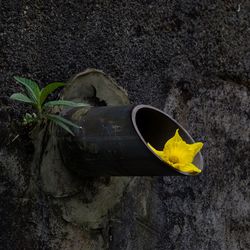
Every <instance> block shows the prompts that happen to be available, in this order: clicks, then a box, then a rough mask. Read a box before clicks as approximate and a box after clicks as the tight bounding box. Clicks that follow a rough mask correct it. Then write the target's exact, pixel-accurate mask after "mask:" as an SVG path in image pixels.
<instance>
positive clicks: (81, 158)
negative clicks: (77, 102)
mask: <svg viewBox="0 0 250 250" xmlns="http://www.w3.org/2000/svg"><path fill="white" fill-rule="evenodd" d="M79 114H80V115H79ZM81 114H82V115H81ZM66 116H67V118H70V119H72V120H74V121H75V122H76V123H78V124H79V125H80V126H81V127H82V129H79V130H75V131H74V132H75V136H74V137H73V136H71V135H69V134H67V133H66V132H64V131H63V130H60V131H59V132H58V145H59V149H60V153H61V157H62V159H63V162H64V164H65V166H66V167H67V168H69V169H71V170H72V171H73V172H75V173H77V174H78V175H79V176H157V175H158V176H168V175H183V174H184V175H189V174H185V173H181V172H180V171H177V170H175V169H173V168H172V167H171V166H169V165H167V164H166V163H164V162H163V161H162V160H161V159H160V158H159V157H158V156H156V155H155V154H154V153H153V152H152V151H151V150H150V149H149V148H148V146H147V142H149V143H150V144H151V145H154V147H155V148H159V149H161V148H163V146H164V144H165V142H166V141H167V140H168V139H170V138H171V137H172V136H173V135H174V133H175V131H176V129H177V128H179V133H180V135H181V136H182V138H183V139H184V140H185V141H186V142H187V143H193V142H194V140H193V139H192V137H191V136H190V135H189V134H188V132H187V131H186V130H185V129H184V128H182V126H181V125H180V124H178V123H177V122H176V121H175V120H174V119H172V118H171V117H169V116H168V115H166V114H165V113H164V112H162V111H160V110H159V109H156V108H154V107H152V106H148V105H138V106H132V105H126V106H104V107H94V108H91V109H89V111H88V112H87V113H85V112H83V111H81V110H79V109H78V110H69V111H68V112H67V114H66ZM194 164H195V165H196V166H197V167H198V168H200V169H203V159H202V155H201V154H200V153H198V154H197V156H196V157H195V159H194Z"/></svg>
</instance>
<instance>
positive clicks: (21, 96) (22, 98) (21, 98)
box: [10, 93, 35, 104]
mask: <svg viewBox="0 0 250 250" xmlns="http://www.w3.org/2000/svg"><path fill="white" fill-rule="evenodd" d="M10 99H12V100H16V101H19V102H26V103H32V104H35V103H34V101H32V100H31V99H30V98H29V97H28V96H26V95H24V94H22V93H15V94H13V95H11V97H10Z"/></svg>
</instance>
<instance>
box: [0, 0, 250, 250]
mask: <svg viewBox="0 0 250 250" xmlns="http://www.w3.org/2000/svg"><path fill="white" fill-rule="evenodd" d="M249 27H250V3H249V1H240V0H239V1H237V0H236V1H222V0H220V1H209V0H202V1H193V0H185V1H179V0H178V1H176V0H175V1H163V0H159V1H150V0H140V1H139V0H138V1H136V0H135V1H125V0H121V1H97V0H96V1H94V0H93V1H80V0H78V1H76V0H75V1H74V0H70V1H53V0H50V1H41V0H34V1H17V0H13V1H1V2H0V50H1V56H0V84H1V94H0V105H1V106H0V109H1V111H0V119H1V120H0V121H1V122H0V128H1V132H0V134H1V143H0V144H1V145H0V146H1V148H0V218H1V219H0V249H6V250H7V249H19V250H20V249H98V250H99V249H105V248H109V249H115V250H116V249H127V250H130V249H131V250H133V249H143V250H151V249H159V250H163V249H190V250H195V249H197V250H198V249H223V250H224V249H232V250H234V249H241V250H243V249H250V176H249V175H250V170H249V164H250V163H249V152H250V147H249V145H250V144H249V140H250V138H249V137H250V131H249V129H250V128H249V123H250V118H249V114H250V110H249V109H250V97H249V86H250V79H249V74H250V44H249V40H250V32H249ZM88 67H94V68H99V69H102V70H103V71H105V72H106V73H108V74H110V75H111V76H112V77H114V78H115V79H116V81H117V82H118V83H119V84H120V85H121V86H122V87H123V88H125V89H126V90H127V91H128V94H129V97H130V100H131V102H133V103H145V104H151V105H154V106H156V107H158V108H161V109H164V110H165V111H166V112H167V113H169V114H170V115H172V116H173V117H174V118H175V119H177V120H178V121H179V122H180V123H181V124H183V126H184V127H185V128H186V129H187V130H188V131H189V132H190V133H191V134H192V135H193V137H194V138H195V139H196V140H202V141H204V142H205V147H204V150H203V155H204V158H205V162H206V166H207V169H206V170H205V171H204V173H203V174H201V175H200V176H198V177H195V178H190V177H164V178H162V177H152V178H135V180H134V181H135V182H136V184H135V185H134V186H133V187H128V189H127V190H126V192H125V193H124V196H123V198H122V200H121V202H120V204H119V205H118V206H117V207H116V208H115V209H114V210H113V211H112V213H111V214H110V219H109V220H108V221H107V223H106V226H105V227H103V228H100V229H96V230H95V231H86V230H85V229H84V228H81V227H79V226H77V225H73V224H70V223H68V222H66V221H64V220H63V219H62V217H61V213H60V211H59V208H58V207H56V206H55V205H54V203H53V198H52V197H50V196H49V195H46V194H45V193H44V192H43V191H42V190H41V188H40V183H39V180H38V182H37V186H36V188H34V189H33V191H32V192H31V193H30V192H29V190H28V189H27V188H28V186H29V181H30V178H31V175H32V174H34V173H33V172H31V165H32V164H31V163H32V155H33V151H34V150H33V147H32V144H31V143H30V141H29V140H28V138H27V130H25V129H23V128H21V127H20V126H19V125H18V124H17V120H18V119H19V118H20V117H21V116H22V115H23V114H24V113H25V111H26V106H25V105H20V104H17V103H13V102H11V101H10V100H9V99H8V98H7V97H8V96H9V95H10V94H11V93H13V92H15V91H18V90H19V89H20V88H19V87H18V86H17V84H15V83H14V82H13V75H22V76H26V77H30V78H33V79H35V80H39V82H40V84H41V86H43V84H44V83H46V82H49V81H55V80H62V81H66V80H67V79H68V78H69V77H71V76H72V75H73V74H75V73H78V72H80V71H82V70H84V69H86V68H88Z"/></svg>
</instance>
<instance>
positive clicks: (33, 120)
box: [10, 76, 89, 135]
mask: <svg viewBox="0 0 250 250" xmlns="http://www.w3.org/2000/svg"><path fill="white" fill-rule="evenodd" d="M14 79H15V80H16V81H17V82H18V83H19V84H21V85H22V86H23V87H24V89H25V91H24V93H14V94H12V95H11V97H10V98H11V99H12V100H16V101H19V102H24V103H29V104H30V105H32V106H33V108H35V110H36V113H32V114H29V113H26V114H25V116H24V118H23V124H24V125H27V124H37V123H40V122H43V121H46V120H50V121H52V122H54V123H55V124H56V125H58V126H60V127H62V128H63V129H65V130H66V131H68V132H69V133H70V134H72V135H74V134H73V132H72V130H71V129H70V127H75V128H80V127H79V126H78V125H76V124H74V123H72V122H71V121H69V120H67V119H65V118H63V117H61V116H59V115H54V114H52V113H51V111H50V110H49V109H50V108H51V107H55V106H67V107H86V106H89V105H88V104H85V103H76V102H72V101H66V100H55V101H46V100H47V97H48V96H49V95H50V94H52V93H53V92H54V91H55V90H56V89H58V88H60V87H64V86H65V83H62V82H53V83H49V84H48V85H46V86H45V87H44V88H43V89H40V88H39V86H38V84H37V83H36V82H34V81H32V80H30V79H26V78H23V77H19V76H15V77H14Z"/></svg>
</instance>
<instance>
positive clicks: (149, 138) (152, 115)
mask: <svg viewBox="0 0 250 250" xmlns="http://www.w3.org/2000/svg"><path fill="white" fill-rule="evenodd" d="M132 120H133V124H134V126H135V129H136V131H137V133H138V135H139V136H140V137H141V139H142V141H143V142H144V143H145V144H147V143H150V144H151V145H152V146H153V147H154V148H155V149H157V150H162V149H163V147H164V145H165V143H166V142H167V141H168V140H169V139H170V138H172V137H173V136H174V134H175V132H176V130H177V129H179V134H180V136H181V137H182V138H183V140H184V141H185V142H186V143H194V140H193V139H192V137H191V136H190V135H189V134H188V133H187V132H186V131H185V129H184V128H182V127H181V126H180V125H179V124H178V123H177V122H176V121H174V120H173V119H172V118H170V117H169V116H168V115H166V114H165V113H163V112H160V111H158V110H157V109H153V108H150V107H141V108H140V107H139V108H138V107H136V108H135V109H134V111H133V114H132ZM193 163H194V164H195V165H196V166H198V167H199V168H200V169H202V168H203V161H202V156H201V154H200V153H199V154H197V155H196V157H195V159H194V161H193Z"/></svg>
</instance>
